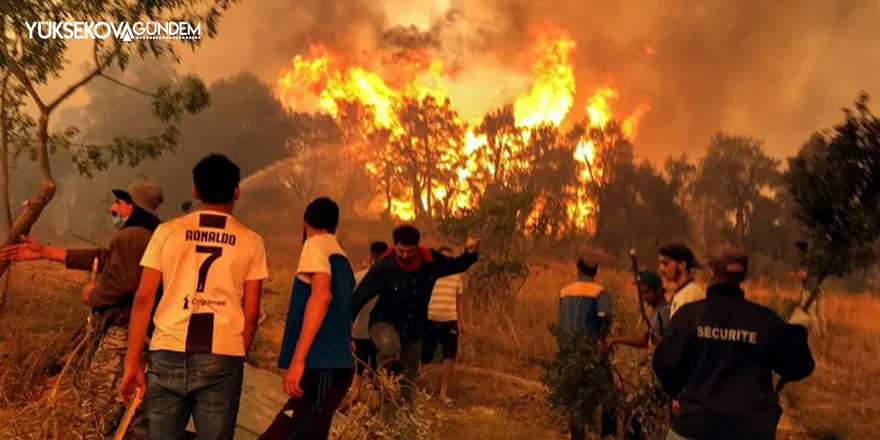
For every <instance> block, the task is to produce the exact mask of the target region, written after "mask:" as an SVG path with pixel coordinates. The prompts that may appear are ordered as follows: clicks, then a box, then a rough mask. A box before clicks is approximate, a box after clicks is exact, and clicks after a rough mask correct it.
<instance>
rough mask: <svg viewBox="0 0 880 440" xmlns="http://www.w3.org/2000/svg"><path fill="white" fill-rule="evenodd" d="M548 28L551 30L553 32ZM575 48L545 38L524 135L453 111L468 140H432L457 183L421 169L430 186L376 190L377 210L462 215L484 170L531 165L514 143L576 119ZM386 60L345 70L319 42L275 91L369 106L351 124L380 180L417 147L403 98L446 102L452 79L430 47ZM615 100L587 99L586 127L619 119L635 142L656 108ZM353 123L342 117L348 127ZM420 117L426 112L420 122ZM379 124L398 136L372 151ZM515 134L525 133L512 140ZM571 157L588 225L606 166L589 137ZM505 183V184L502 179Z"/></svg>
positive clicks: (521, 112) (518, 114)
mask: <svg viewBox="0 0 880 440" xmlns="http://www.w3.org/2000/svg"><path fill="white" fill-rule="evenodd" d="M551 33H552V34H553V36H550V34H551ZM574 49H575V43H574V41H572V40H571V39H569V38H568V37H567V36H565V35H564V34H562V33H560V32H558V31H554V32H547V33H544V34H542V35H538V36H537V39H536V41H535V44H534V48H533V50H534V59H535V61H534V64H533V65H532V75H533V82H532V85H531V87H530V89H529V90H527V91H526V92H525V93H523V94H522V95H521V96H519V97H518V98H517V99H516V100H515V101H514V103H513V123H514V125H515V126H516V127H518V128H517V129H516V130H517V132H516V133H514V134H509V133H508V134H505V135H503V136H502V137H501V139H494V140H491V141H490V139H488V137H487V135H486V134H484V133H481V129H480V128H479V127H480V123H481V122H482V121H481V120H475V121H472V122H471V123H469V124H465V123H462V122H460V121H458V119H457V116H455V115H454V113H453V115H452V116H450V118H451V119H452V120H451V121H448V122H449V123H451V124H456V125H458V126H461V127H462V130H461V136H462V138H461V139H441V140H434V141H433V143H432V146H433V148H435V149H437V152H436V155H437V156H436V157H435V158H434V160H435V164H436V165H435V166H437V167H442V168H443V169H445V170H448V171H449V172H451V173H452V174H453V175H454V177H455V178H454V179H453V180H452V181H439V180H437V179H434V178H432V177H429V176H421V177H420V178H422V179H423V181H422V182H421V185H422V187H423V188H424V191H423V192H422V193H421V194H418V195H417V197H413V192H414V190H413V189H411V188H407V187H406V185H405V184H401V188H398V189H397V190H395V191H386V192H385V194H380V195H378V196H377V200H376V201H375V202H374V205H375V206H376V207H381V208H377V209H388V210H389V211H390V213H391V214H392V215H393V216H395V217H397V218H398V219H400V220H403V221H411V220H413V219H415V218H416V216H417V213H418V212H420V211H425V210H426V208H429V207H430V206H429V205H431V203H432V202H431V201H432V200H433V201H435V202H441V203H442V205H443V206H444V207H445V209H446V210H447V212H448V213H455V212H460V211H462V210H465V209H469V208H473V207H474V206H475V204H476V203H477V202H478V201H479V199H480V196H481V194H482V192H483V191H485V190H486V185H487V182H486V177H485V176H501V177H500V178H501V179H504V172H505V170H506V172H509V171H511V170H512V171H522V170H525V169H527V168H528V167H529V166H530V163H529V162H528V160H526V159H524V158H522V157H521V156H520V154H521V151H518V150H517V149H523V148H525V146H524V145H523V143H524V142H525V143H527V142H528V141H529V137H530V136H532V130H533V129H535V128H537V127H538V126H541V125H549V126H552V127H559V126H560V125H562V124H563V122H564V121H565V120H566V118H568V117H570V115H571V113H572V109H573V108H574V105H575V92H576V84H575V76H574V68H573V66H572V61H571V56H572V53H573V51H574ZM389 63H390V64H383V70H382V71H383V74H380V73H378V72H376V71H373V70H369V69H367V68H365V67H363V66H351V67H346V66H344V65H343V62H342V60H341V59H340V58H339V57H337V56H336V55H335V54H333V53H332V51H330V50H329V49H328V48H326V47H323V46H319V45H316V46H312V47H311V48H310V50H309V55H308V56H303V55H296V56H295V57H294V59H293V61H292V64H291V66H290V67H289V68H288V69H286V70H285V71H283V72H282V74H281V75H280V76H279V79H278V95H279V98H280V99H281V100H282V102H283V103H284V104H285V105H287V106H288V107H289V108H300V107H302V106H304V105H308V103H309V102H311V103H312V105H316V106H317V107H319V108H320V109H321V110H323V111H325V112H327V113H329V114H330V115H331V116H333V117H334V118H337V119H339V118H341V117H342V115H340V111H341V106H342V104H343V103H356V104H358V105H359V106H360V107H362V108H364V109H366V110H367V112H366V113H365V114H363V115H361V114H358V117H359V118H360V119H359V120H358V121H355V122H354V123H356V124H357V125H359V126H360V129H361V132H362V134H363V136H364V139H362V140H361V141H362V143H364V146H362V147H361V148H360V150H361V154H360V156H359V157H358V160H359V161H360V163H361V164H362V166H363V169H364V171H365V172H366V173H367V174H368V175H371V176H374V177H381V176H382V175H383V170H387V169H388V167H389V166H390V167H391V168H392V169H394V170H396V171H400V170H402V166H401V165H400V164H399V162H398V161H397V157H396V152H395V150H393V148H404V147H406V148H419V147H418V146H416V145H411V144H407V142H409V143H412V142H415V141H413V140H412V139H414V138H410V137H407V136H406V135H407V130H406V129H405V128H404V124H403V122H402V121H401V116H400V114H401V113H400V112H401V110H402V109H403V108H404V107H405V106H406V105H407V104H406V103H407V102H409V103H412V102H413V100H415V101H416V102H424V100H426V99H427V98H432V99H433V102H435V103H445V102H448V100H449V99H450V98H449V93H448V92H447V90H446V88H445V87H444V86H443V84H444V82H446V81H448V78H447V77H446V76H445V75H446V72H445V71H444V66H443V64H442V63H441V62H440V61H439V60H436V59H432V58H431V57H430V55H429V54H427V53H426V52H423V51H420V52H417V53H411V54H408V56H407V55H406V54H405V55H404V56H400V57H395V59H394V60H393V62H389ZM394 63H397V64H394ZM392 77H393V78H394V79H395V80H394V81H391V82H389V81H388V78H392ZM617 97H618V91H617V89H615V88H614V87H612V86H600V87H596V88H595V89H594V91H593V93H592V95H591V96H590V97H589V98H588V99H587V100H586V108H585V114H586V117H587V124H588V128H598V129H602V128H604V127H605V126H606V125H607V124H608V123H609V122H610V121H611V120H613V119H617V120H620V121H621V122H620V124H621V125H620V126H621V130H622V132H623V134H624V135H625V136H627V137H629V138H630V139H632V138H633V137H635V135H636V131H637V128H638V124H639V122H640V120H641V119H642V118H643V117H644V115H645V114H646V113H647V112H648V111H649V109H650V107H649V106H648V105H647V104H646V103H643V104H640V105H639V106H638V107H637V108H636V109H635V110H634V111H633V112H632V113H631V114H630V115H629V116H627V117H625V118H620V117H615V114H614V112H613V111H612V106H611V103H612V102H613V101H615V100H616V99H617ZM508 115H509V113H508ZM420 117H421V116H420ZM508 117H509V116H508ZM351 122H352V121H344V122H343V121H341V120H340V124H341V126H343V125H346V124H350V123H351ZM423 122H424V121H422V120H421V119H419V122H417V123H416V124H417V125H418V124H420V123H423ZM412 124H413V122H412V121H410V123H409V125H407V126H408V127H412V126H413V125H412ZM379 130H385V131H386V132H388V133H391V138H390V139H391V141H390V142H391V143H390V144H389V145H385V146H382V148H385V149H383V150H382V151H379V152H376V151H369V150H370V149H371V148H372V147H369V146H366V138H367V137H369V135H370V133H373V132H377V131H379ZM518 136H521V137H522V140H520V141H516V139H514V138H517V137H518ZM496 137H497V136H496ZM523 140H524V141H523ZM351 141H352V140H349V142H351ZM401 142H403V144H401ZM490 142H493V143H492V144H490ZM501 144H504V145H505V146H508V147H509V148H508V149H506V150H503V151H501V152H500V153H499V152H494V153H493V154H495V155H496V157H494V158H493V159H492V160H489V158H488V149H489V148H490V146H495V147H496V149H497V146H498V145H501ZM354 149H355V150H357V148H354ZM499 154H500V156H498V155H499ZM573 159H574V160H575V162H576V164H577V166H578V169H577V175H578V179H579V180H580V182H579V184H578V185H574V186H572V187H570V188H567V189H566V190H565V191H566V194H567V195H565V197H567V200H569V202H566V203H567V204H566V205H565V210H566V215H567V216H568V220H570V222H571V224H572V225H573V226H574V227H575V228H577V229H589V228H590V227H591V219H592V218H593V216H594V214H595V209H596V207H595V205H594V203H593V201H592V200H591V199H590V197H589V196H588V194H586V191H585V189H584V188H585V187H586V184H588V183H589V182H590V181H591V180H593V179H595V178H597V177H599V176H601V173H602V170H601V169H600V166H601V164H597V162H596V146H595V145H594V144H593V142H592V141H590V140H589V138H588V137H585V138H583V139H581V140H580V141H578V142H577V144H576V147H575V149H574V151H573ZM499 160H500V162H499ZM389 163H390V165H389ZM500 167H504V169H501V168H500ZM377 180H378V179H377ZM499 183H502V184H504V183H505V182H504V181H503V180H502V181H501V182H499ZM548 196H549V195H548V194H538V195H537V197H536V200H535V202H534V204H533V206H532V210H531V211H530V213H529V214H528V215H527V221H526V224H527V225H528V226H530V227H532V228H538V225H539V224H542V223H541V221H542V220H541V218H542V215H543V211H544V210H545V207H546V205H547V203H548V200H552V201H553V202H554V203H557V204H558V201H559V199H560V198H559V197H560V196H562V195H554V197H548ZM383 198H384V200H383ZM414 200H418V202H414ZM543 224H545V226H542V227H543V228H546V227H547V226H546V222H544V223H543ZM541 232H548V231H541Z"/></svg>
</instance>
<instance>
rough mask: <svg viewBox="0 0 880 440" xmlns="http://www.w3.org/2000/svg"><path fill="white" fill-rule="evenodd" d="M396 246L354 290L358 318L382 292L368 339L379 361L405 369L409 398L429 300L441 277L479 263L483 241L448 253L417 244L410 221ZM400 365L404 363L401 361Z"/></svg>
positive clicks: (409, 398)
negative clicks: (458, 252) (455, 254)
mask: <svg viewBox="0 0 880 440" xmlns="http://www.w3.org/2000/svg"><path fill="white" fill-rule="evenodd" d="M392 236H393V239H394V245H393V248H392V250H390V251H389V252H388V253H387V254H386V255H385V256H384V257H383V258H382V259H381V260H380V261H379V262H378V263H376V265H375V266H374V267H373V269H372V270H370V272H369V273H367V275H366V277H364V279H363V280H362V281H361V283H360V284H359V285H358V287H357V288H356V289H355V292H354V310H353V315H352V320H354V319H355V318H356V317H357V315H358V313H359V312H360V311H361V309H362V308H363V307H364V306H365V305H366V304H367V303H368V302H369V301H370V300H371V299H373V298H374V297H376V296H378V297H379V299H378V301H377V302H376V306H375V307H374V308H373V312H372V313H371V314H370V338H371V339H372V340H373V343H375V344H376V347H377V348H378V350H379V356H378V358H379V365H380V367H381V366H384V365H385V364H386V363H390V362H391V361H392V360H395V359H397V360H399V361H400V362H398V363H397V365H395V366H394V368H392V371H393V372H395V373H399V372H400V370H401V369H402V372H403V383H402V387H401V394H402V396H403V398H404V400H406V401H407V402H408V403H412V400H413V387H414V385H415V380H416V379H417V378H418V374H419V363H420V362H421V344H420V341H421V340H422V338H423V336H424V331H425V326H426V324H427V321H428V304H429V302H430V301H431V292H432V291H433V289H434V283H435V282H436V281H437V279H438V278H442V277H445V276H449V275H453V274H457V273H462V272H464V271H465V270H467V269H468V268H469V267H470V266H471V265H473V264H474V263H476V262H477V258H478V256H477V251H478V249H479V244H480V242H479V240H475V239H468V242H467V244H466V245H465V252H464V253H463V254H461V255H460V256H458V257H456V258H448V257H446V256H444V255H443V254H442V253H440V252H437V251H435V250H429V249H426V248H423V247H419V241H420V239H421V233H420V232H419V230H418V229H416V228H415V227H413V226H410V225H404V226H400V227H398V228H397V229H395V230H394V232H393V234H392ZM400 364H402V366H401V365H400Z"/></svg>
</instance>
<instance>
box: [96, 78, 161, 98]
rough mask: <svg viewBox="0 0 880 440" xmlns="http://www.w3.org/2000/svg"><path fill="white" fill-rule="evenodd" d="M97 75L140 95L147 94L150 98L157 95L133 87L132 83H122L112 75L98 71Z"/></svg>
mask: <svg viewBox="0 0 880 440" xmlns="http://www.w3.org/2000/svg"><path fill="white" fill-rule="evenodd" d="M98 76H100V77H101V78H104V79H106V80H107V81H110V82H112V83H114V84H116V85H119V86H122V87H125V88H126V89H128V90H131V91H133V92H137V93H140V94H141V95H144V96H149V97H151V98H156V97H157V95H156V94H155V93H150V92H148V91H146V90H143V89H139V88H137V87H135V86H132V85H129V84H126V83H124V82H122V81H120V80H118V79H116V78H113V77H110V76H107V75H105V74H104V73H98Z"/></svg>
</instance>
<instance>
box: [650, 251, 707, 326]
mask: <svg viewBox="0 0 880 440" xmlns="http://www.w3.org/2000/svg"><path fill="white" fill-rule="evenodd" d="M697 267H699V264H697V259H696V258H694V252H693V251H692V250H691V248H689V247H687V246H685V245H683V244H680V243H673V244H667V245H665V246H663V247H661V248H660V276H661V277H663V279H664V280H665V281H666V282H668V283H671V284H672V285H674V286H675V290H674V293H673V296H672V303H671V306H670V309H669V317H670V318H672V317H673V316H675V312H676V311H678V309H680V308H681V306H683V305H685V304H688V303H691V302H694V301H699V300H701V299H703V298H705V297H706V291H705V290H703V288H701V287H700V286H698V285H697V283H695V282H694V277H693V275H691V270H693V269H694V268H697Z"/></svg>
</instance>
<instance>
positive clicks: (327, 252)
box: [0, 155, 479, 440]
mask: <svg viewBox="0 0 880 440" xmlns="http://www.w3.org/2000/svg"><path fill="white" fill-rule="evenodd" d="M240 180H241V175H240V171H239V168H238V166H236V165H235V164H234V163H233V162H232V161H230V160H229V159H228V158H227V157H225V156H221V155H209V156H207V157H205V158H204V159H202V160H201V161H200V162H199V163H198V164H197V165H196V166H195V167H194V168H193V196H194V197H195V198H196V199H197V200H198V201H199V205H198V209H196V210H194V211H191V212H190V209H189V208H190V206H187V207H185V208H184V213H183V215H181V216H180V217H177V218H175V219H172V220H169V221H166V222H164V223H160V221H159V219H158V217H157V216H156V209H158V208H159V206H160V205H161V204H162V202H163V196H162V191H161V189H160V188H159V187H158V186H156V185H154V184H151V183H148V182H143V181H140V182H136V183H135V184H133V185H132V186H130V187H129V188H128V189H126V190H113V195H114V197H115V201H114V203H113V205H112V206H111V207H110V210H109V212H110V214H111V216H112V219H113V223H114V225H115V226H116V227H117V228H118V229H119V230H118V231H117V232H116V233H115V234H114V236H113V238H112V239H111V241H110V245H109V247H108V248H106V249H85V250H77V249H71V250H66V249H62V248H56V247H52V246H44V245H42V244H41V243H39V242H37V241H36V240H33V239H31V238H28V237H22V242H21V243H20V244H18V245H14V246H11V247H8V248H6V249H3V250H2V253H0V257H2V258H5V259H11V260H16V261H24V260H33V259H38V258H42V259H48V260H54V261H59V262H64V263H65V264H66V266H67V267H68V268H77V269H83V270H90V269H91V270H93V271H95V272H100V276H99V277H98V278H97V280H96V281H95V282H92V283H89V284H88V285H86V286H85V287H84V289H83V292H82V298H83V300H84V301H86V302H87V303H88V304H89V305H90V306H91V308H92V310H93V312H94V314H95V315H94V316H96V317H98V318H99V319H100V326H99V333H100V334H101V335H102V336H101V339H100V342H99V344H98V348H97V350H96V351H95V353H94V355H93V357H92V360H91V365H90V367H89V374H90V375H91V376H92V377H91V379H92V382H91V383H92V384H93V385H94V386H95V395H96V396H97V398H98V399H97V401H96V402H94V403H93V406H92V407H91V410H92V412H94V413H95V414H96V416H97V418H98V421H99V429H100V430H101V431H102V434H103V435H107V436H109V435H112V433H113V431H114V430H115V429H116V428H117V424H118V423H119V421H120V419H121V415H122V413H123V411H124V408H125V406H124V405H125V400H130V399H132V398H133V397H134V396H135V395H136V394H137V393H138V392H144V390H145V393H146V395H145V397H144V402H145V405H144V406H145V411H144V414H143V417H138V418H137V419H136V421H135V422H134V427H133V428H132V430H131V431H133V432H134V433H136V435H138V434H141V433H142V434H144V435H147V436H148V438H150V439H151V440H168V439H173V440H177V439H183V438H184V435H185V434H184V432H185V429H186V426H187V424H188V423H189V421H190V419H192V421H193V423H194V425H195V431H196V436H197V437H198V438H199V439H200V440H212V439H232V438H233V436H234V433H235V425H236V418H237V415H238V409H239V400H240V395H241V391H242V382H243V375H244V360H245V356H246V354H247V353H248V351H249V350H250V347H251V345H252V343H253V340H254V334H255V332H256V328H257V324H258V320H259V317H260V298H261V291H262V282H263V280H264V279H265V278H267V277H268V269H267V258H266V250H265V246H264V244H263V239H262V237H260V235H259V234H257V233H256V232H254V231H252V230H251V229H249V228H247V227H246V226H245V225H244V224H242V223H241V222H239V221H238V220H237V219H236V218H235V217H234V216H233V215H232V212H233V209H234V207H235V203H236V201H237V200H238V198H239V195H240V191H241V190H240V187H239V182H240ZM338 224H339V207H338V206H337V205H336V203H335V202H333V201H332V200H330V199H328V198H318V199H316V200H314V201H312V202H311V203H310V204H309V205H308V207H307V208H306V210H305V212H304V214H303V221H302V229H303V246H302V252H301V254H300V258H299V262H298V266H297V270H296V276H295V278H294V281H293V286H292V291H291V295H290V304H289V308H288V315H287V322H286V325H285V330H284V336H283V340H282V344H281V351H280V355H279V359H278V366H279V367H280V368H282V369H286V370H287V373H286V374H285V376H284V380H283V388H284V391H285V392H286V393H287V394H288V395H289V396H290V399H289V400H288V401H287V403H286V404H285V405H284V406H283V408H281V409H280V411H279V412H278V414H277V416H276V417H275V419H274V421H273V422H272V423H271V425H270V426H269V427H268V429H267V430H266V432H264V433H263V434H262V435H261V436H260V438H261V439H290V438H296V439H326V438H327V437H328V435H329V431H330V425H331V421H332V418H333V414H334V412H335V411H336V409H337V408H338V407H339V406H340V404H341V403H342V401H343V399H344V397H345V396H346V394H347V393H348V392H349V389H350V388H351V385H352V381H353V379H354V378H355V377H356V376H361V375H363V374H365V372H366V371H371V370H376V369H377V368H378V367H379V366H380V365H382V366H386V367H387V368H388V369H389V370H390V371H392V373H396V374H400V375H401V376H402V384H403V386H402V395H403V397H404V398H405V399H406V400H407V401H408V402H411V401H412V396H413V387H414V382H415V381H416V379H417V377H418V371H419V364H420V363H421V362H423V361H424V362H426V363H427V362H431V361H432V359H433V354H434V353H433V352H434V350H436V347H437V345H438V344H440V345H441V346H442V348H443V354H444V359H445V366H444V373H443V379H442V384H441V391H440V395H439V397H440V401H441V402H443V404H444V405H446V406H452V405H453V402H452V400H451V399H450V398H449V396H448V388H449V383H450V381H451V376H452V371H453V368H454V359H455V356H456V352H457V342H458V340H457V339H458V333H459V332H460V329H461V328H462V326H460V325H459V322H460V316H461V314H462V308H461V302H460V301H461V293H462V288H461V281H460V278H458V277H457V276H456V275H457V274H459V273H461V272H463V271H465V270H466V269H467V268H468V267H470V266H471V265H472V264H474V263H475V262H476V261H477V251H478V247H479V240H468V242H467V244H466V245H465V251H464V252H463V253H462V254H461V255H460V256H458V257H454V256H453V254H452V250H451V249H449V248H442V249H441V250H439V251H437V250H430V249H427V248H424V247H421V246H420V239H421V236H420V232H419V230H418V229H416V228H415V227H413V226H409V225H404V226H401V227H399V228H397V229H395V230H394V233H393V237H392V238H393V247H392V248H389V247H388V245H387V244H385V243H382V242H376V243H373V244H372V245H371V248H370V253H371V267H370V269H369V270H365V271H361V272H359V273H357V274H355V273H354V272H353V270H352V266H351V263H350V262H349V259H348V257H347V256H346V253H345V251H344V250H343V249H342V247H341V245H340V243H339V241H338V240H337V238H336V235H335V233H336V229H337V226H338ZM435 284H436V285H437V289H436V291H435ZM355 286H357V288H355ZM423 340H424V342H425V344H422V342H423ZM423 347H424V348H423ZM147 348H148V349H147ZM352 351H354V352H355V356H353V355H352ZM355 359H357V365H358V368H355V367H356V363H355ZM146 364H148V367H147V368H145V365H146ZM117 390H118V391H119V392H120V394H121V395H122V397H123V399H118V398H115V396H116V394H117V393H116V391H117ZM143 431H145V432H143Z"/></svg>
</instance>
